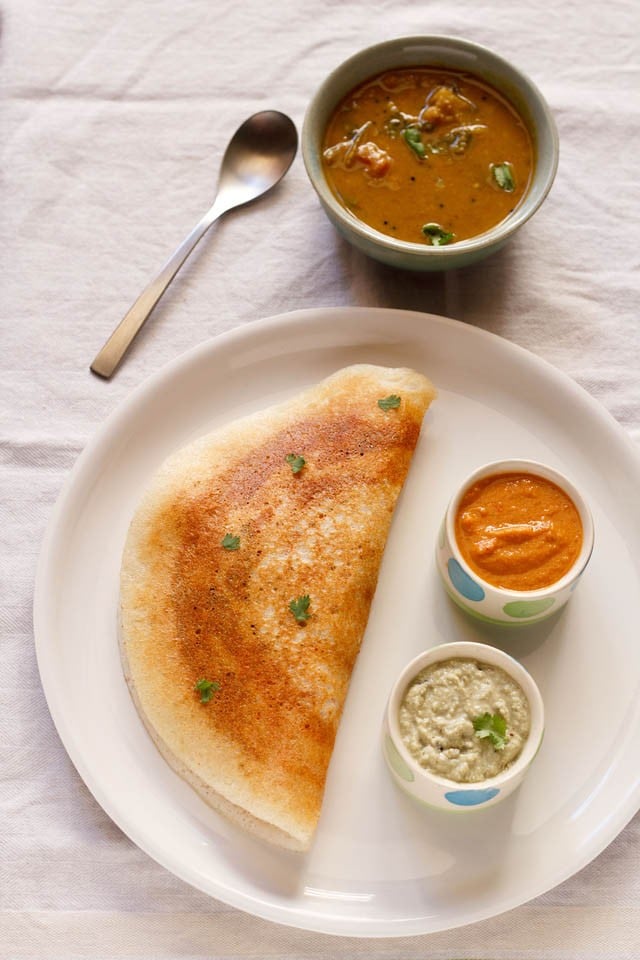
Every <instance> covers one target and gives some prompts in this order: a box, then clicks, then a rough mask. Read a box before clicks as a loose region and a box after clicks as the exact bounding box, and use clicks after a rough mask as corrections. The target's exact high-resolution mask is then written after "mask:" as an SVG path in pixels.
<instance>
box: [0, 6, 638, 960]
mask: <svg viewBox="0 0 640 960" xmlns="http://www.w3.org/2000/svg"><path fill="white" fill-rule="evenodd" d="M639 12H640V10H639V7H638V4H637V2H636V0H613V2H612V3H609V4H606V5H605V4H602V3H600V2H597V0H565V2H564V3H562V4H555V5H551V4H548V3H547V2H546V0H512V2H511V3H505V2H503V0H485V2H484V3H478V2H477V0H456V2H452V0H423V2H417V0H409V2H405V3H399V2H397V0H378V2H377V3H375V4H372V3H366V2H364V0H354V2H344V0H343V2H336V0H281V2H280V3H279V4H266V3H264V2H261V0H244V2H228V0H227V2H225V0H182V2H175V0H174V2H169V0H93V2H91V3H81V2H78V0H57V2H56V3H47V2H45V0H9V2H8V3H5V4H4V9H3V12H2V22H1V33H0V53H1V55H2V77H1V81H0V82H1V84H2V90H3V94H4V103H3V110H2V121H1V122H2V155H3V177H2V201H1V202H2V225H1V230H2V236H3V250H4V258H3V261H4V268H3V270H2V279H1V281H0V284H1V286H0V297H1V300H0V303H1V307H2V351H1V353H0V362H1V364H2V376H1V377H0V396H1V407H0V409H1V410H2V438H1V439H2V467H1V470H2V473H1V476H2V489H3V494H2V507H1V509H2V514H3V519H2V524H1V525H0V537H1V539H2V545H3V550H2V558H1V561H2V567H1V572H2V607H1V613H0V616H1V617H2V626H3V631H2V670H1V672H0V698H1V703H2V708H1V711H0V815H1V824H2V826H1V830H0V958H2V960H18V958H20V960H27V958H28V960H43V958H47V960H58V958H59V960H69V958H73V957H82V958H85V957H86V958H100V960H111V958H113V960H116V958H117V960H122V958H132V957H135V958H144V960H151V958H154V960H164V958H166V960H175V958H180V960H187V958H190V960H191V958H205V957H219V958H222V957H224V958H244V957H259V958H272V957H283V958H284V957H286V958H291V960H297V958H307V957H309V958H310V957H314V958H333V957H366V958H373V960H380V958H400V957H403V958H409V957H415V958H418V957H420V958H422V957H429V958H433V960H453V958H454V957H456V958H465V960H470V958H478V960H490V958H494V960H525V958H526V960H622V958H628V960H634V958H635V960H637V958H638V957H640V817H638V816H636V817H635V818H634V819H633V820H632V821H631V823H629V825H628V826H627V827H626V828H625V829H624V830H623V831H622V833H621V834H620V835H619V836H618V837H617V839H616V840H615V841H614V842H613V843H612V844H611V845H610V847H609V848H608V849H607V850H606V851H604V852H603V853H602V854H601V855H600V856H599V857H597V859H596V860H595V861H594V862H592V863H591V864H590V865H589V866H587V867H586V868H585V869H583V870H582V871H581V872H580V873H579V874H577V875H576V876H574V877H573V878H571V879H570V880H567V881H566V882H565V883H563V884H562V885H561V886H559V887H557V888H556V889H554V890H551V891H549V892H548V893H546V894H545V895H544V896H542V897H540V898H538V899H537V900H535V901H533V902H531V903H528V904H526V905H524V906H522V907H520V908H518V909H516V910H514V911H511V912H510V913H508V914H506V915H503V916H500V917H497V918H494V919H492V920H489V921H486V922H483V923H479V924H475V925H473V926H470V927H467V928H463V929H458V930H453V931H449V932H445V933H441V934H437V935H432V936H429V937H416V938H410V939H404V940H380V941H366V940H362V941H359V940H356V939H334V938H330V937H327V936H323V935H319V934H318V935H316V934H309V933H305V932H301V931H297V930H293V929H289V928H285V927H281V926H278V925H275V924H271V923H268V922H265V921H261V920H257V919H255V918H253V917H251V916H249V915H246V914H244V913H242V912H239V911H237V910H234V909H232V908H230V907H227V906H225V905H224V904H222V903H219V902H216V901H214V900H211V899H210V898H208V897H207V896H205V895H204V894H201V893H199V892H197V891H195V890H193V889H191V888H190V887H189V886H187V885H186V884H185V883H183V882H182V881H180V880H178V879H176V878H175V877H173V876H172V875H171V874H169V873H168V872H166V871H165V870H164V869H163V868H162V867H160V866H158V865H157V864H156V863H155V862H154V861H152V860H151V859H150V858H149V857H148V856H147V855H146V854H144V853H143V852H142V851H141V850H139V849H138V848H137V847H135V846H134V845H133V844H132V843H131V842H130V841H129V840H128V839H127V837H125V836H124V835H123V834H122V833H121V832H120V831H119V830H118V829H117V827H115V826H114V824H113V823H112V822H111V821H110V819H109V818H108V817H107V815H106V814H105V813H104V812H103V811H102V809H101V808H100V807H99V805H98V804H97V803H96V802H95V800H94V799H93V797H92V796H91V794H90V793H89V791H88V790H87V788H86V787H85V786H84V784H83V782H82V780H81V779H80V777H79V776H78V774H77V773H76V771H75V769H74V767H73V765H72V764H71V762H70V760H69V759H68V757H67V754H66V752H65V750H64V748H63V746H62V744H61V742H60V740H59V738H58V735H57V733H56V730H55V728H54V726H53V723H52V721H51V718H50V716H49V713H48V710H47V706H46V703H45V701H44V697H43V693H42V688H41V684H40V679H39V674H38V669H37V665H36V660H35V653H34V642H33V628H32V621H31V602H32V591H33V581H34V575H35V567H36V560H37V555H38V551H39V548H40V544H41V541H42V537H43V534H44V531H45V527H46V524H47V521H48V518H49V516H50V513H51V510H52V507H53V504H54V502H55V500H56V498H57V496H58V494H59V492H60V489H61V485H62V483H63V481H64V480H65V477H66V476H67V474H68V472H69V470H70V469H71V467H72V465H73V463H74V461H75V460H76V458H77V456H78V454H79V453H80V451H81V450H82V449H83V447H84V445H85V444H86V443H87V441H88V440H89V439H90V438H91V437H92V436H93V435H94V433H95V432H96V430H97V429H98V428H99V427H100V425H101V423H102V422H103V421H104V419H105V418H106V417H107V415H108V414H109V413H110V412H111V411H112V410H113V409H114V408H115V407H116V406H117V404H118V403H119V402H120V401H121V400H123V398H125V397H126V396H127V395H128V394H129V392H130V391H131V390H132V389H133V388H134V387H135V386H136V385H137V384H138V383H140V382H141V381H142V380H143V378H145V377H146V376H147V375H149V374H151V373H153V372H154V371H157V370H158V369H159V368H160V367H161V366H162V365H163V364H164V363H165V362H167V361H169V360H171V359H173V358H174V357H176V356H177V355H178V354H180V353H181V352H183V351H184V350H186V349H188V348H189V347H192V346H194V345H196V344H198V343H199V342H201V341H203V340H205V339H207V338H209V337H211V336H214V335H215V334H218V333H221V332H224V331H228V330H231V329H232V328H234V327H236V326H238V325H240V324H244V323H246V322H248V321H251V320H253V319H257V318H260V317H265V316H269V315H272V314H276V313H281V312H285V311H288V310H294V309H297V308H302V307H313V306H333V305H368V306H394V307H403V308H409V309H417V310H424V311H428V312H433V313H439V314H443V315H447V316H451V317H454V318H456V319H459V320H462V321H465V322H467V323H469V324H473V325H476V326H478V327H483V328H485V329H486V330H490V331H493V332H495V333H497V334H500V335H501V336H504V337H506V338H508V339H510V340H512V341H513V342H515V343H517V344H519V345H521V346H523V347H526V348H528V349H529V350H531V351H533V352H534V353H536V354H538V355H540V356H542V357H544V358H546V359H547V360H548V361H550V362H551V363H552V364H554V365H555V366H556V367H558V368H559V369H560V370H562V371H564V372H565V373H566V374H568V375H569V376H570V377H572V378H573V379H575V380H576V381H577V382H578V383H579V384H581V385H582V386H583V387H584V388H585V389H586V390H587V391H588V392H589V393H590V394H592V396H594V397H596V398H597V399H598V400H599V401H600V402H601V403H602V404H603V405H604V406H605V407H606V409H607V410H608V411H609V412H610V413H611V414H612V415H613V417H615V418H616V419H617V420H618V421H619V423H621V424H622V425H623V427H624V428H625V429H626V430H627V431H628V433H629V435H630V436H631V437H632V438H633V439H634V440H636V441H640V389H639V373H640V334H639V330H638V314H637V307H638V301H637V295H638V287H639V283H638V276H639V266H640V252H639V251H640V233H639V230H638V214H639V208H638V155H639V151H640V142H639V137H638V131H639V127H640V124H639V110H640V102H639V97H638V94H639V90H640V84H639V82H638V81H639V77H640V69H639V59H638V37H639V36H640V17H639ZM424 33H442V34H454V35H459V36H464V37H467V38H469V39H471V40H474V41H477V42H480V43H484V44H486V45H487V46H490V47H492V48H494V49H495V50H497V51H498V52H499V53H501V54H502V55H503V56H505V57H506V58H507V59H509V60H511V61H513V62H514V63H515V64H516V65H517V66H519V67H520V68H522V69H523V70H524V71H525V72H527V73H528V74H529V75H530V76H531V77H532V78H533V79H534V81H535V82H536V83H537V84H538V85H539V86H540V87H541V89H542V90H543V92H544V94H545V96H546V98H547V100H548V101H549V103H550V105H551V108H552V110H553V112H554V113H555V116H556V119H557V123H558V127H559V132H560V139H561V162H560V168H559V172H558V176H557V180H556V183H555V185H554V187H553V190H552V192H551V194H550V196H549V198H548V200H547V202H546V203H545V205H544V207H543V208H542V210H541V211H540V212H539V214H538V215H537V216H536V217H535V218H534V219H533V220H532V221H531V222H530V223H529V224H528V225H527V226H526V227H525V228H524V229H523V230H522V231H521V233H520V234H519V235H518V236H517V237H516V238H515V239H514V240H512V241H511V242H510V244H509V245H508V246H507V247H506V248H505V249H504V250H503V251H501V252H500V253H499V254H497V255H496V256H494V257H493V258H491V259H490V260H487V261H485V262H484V263H482V264H479V265H477V266H474V267H472V268H469V269H466V270H460V271H456V272H454V273H450V274H434V275H417V274H409V273H403V272H395V271H393V270H391V269H387V268H385V267H383V266H381V265H378V264H376V263H374V262H373V261H368V260H367V259H365V258H364V257H362V256H361V255H359V254H357V253H356V252H354V251H353V250H352V249H351V248H350V247H348V246H347V245H346V244H345V243H344V242H343V241H342V240H340V239H339V238H338V236H337V235H336V233H335V232H334V231H333V229H332V227H331V226H330V225H329V223H328V222H327V220H326V219H325V217H324V214H323V213H322V211H321V209H320V206H319V204H318V201H317V199H316V197H315V194H314V193H313V191H312V189H311V187H310V185H309V183H308V181H307V179H306V175H305V172H304V167H303V164H302V160H301V158H300V156H298V158H297V159H296V161H295V164H294V166H293V168H292V169H291V171H290V173H289V175H288V176H287V178H286V180H285V181H284V182H283V183H282V184H281V186H280V188H279V189H278V190H277V191H275V192H274V193H272V194H271V195H270V196H269V197H267V198H265V199H263V200H262V201H260V202H259V203H257V204H255V205H253V206H252V207H250V208H247V209H246V210H245V211H244V212H242V213H238V214H236V215H234V216H233V217H228V218H227V219H226V220H224V221H222V222H221V223H220V224H219V225H218V226H217V227H214V229H213V231H212V232H211V234H210V235H209V236H208V238H207V239H206V241H205V242H203V243H202V244H201V245H200V247H199V249H198V251H197V252H196V254H195V255H194V256H193V257H192V258H191V260H190V261H189V263H188V264H187V266H186V267H185V269H183V271H182V272H181V273H180V275H179V277H178V278H177V280H176V281H175V282H174V284H173V285H172V287H171V288H170V290H169V292H168V293H167V295H166V296H165V298H164V299H163V301H162V302H161V304H160V306H159V307H158V309H157V310H156V312H155V314H154V316H153V318H152V320H151V322H150V323H149V324H148V325H147V327H146V328H145V330H144V331H143V333H142V335H141V336H140V337H139V339H138V341H137V343H136V345H135V347H134V349H133V350H132V352H131V354H130V356H129V357H128V359H127V360H126V361H125V364H124V366H123V367H122V369H121V370H120V372H119V373H118V374H117V376H116V377H115V378H114V379H113V380H112V381H111V382H105V381H102V380H99V379H97V378H95V377H93V376H92V375H91V374H90V373H89V369H88V365H89V362H90V360H91V359H92V358H93V356H94V355H95V353H96V351H97V349H98V348H99V347H100V346H101V345H102V343H103V341H104V339H105V338H106V336H107V335H108V334H109V333H110V331H111V329H112V328H113V326H114V325H115V323H116V322H117V321H118V320H119V319H120V317H121V316H122V314H123V313H124V312H125V310H126V309H127V308H128V306H129V305H130V303H131V302H132V301H133V299H134V298H135V297H136V296H137V294H138V293H139V292H140V290H141V289H142V287H143V286H144V285H145V284H146V282H147V281H148V280H149V279H151V277H152V276H153V275H154V273H155V272H156V271H157V270H158V269H159V267H160V266H161V265H162V263H163V262H164V260H165V258H166V256H167V255H168V254H169V253H170V252H171V250H172V249H173V248H174V247H175V246H176V245H177V243H178V242H179V241H180V240H181V239H182V237H183V236H184V235H185V234H186V233H187V232H188V231H189V229H190V228H191V227H192V226H193V224H194V223H195V222H196V221H197V220H198V218H199V217H200V215H201V213H203V212H204V210H205V209H206V207H207V206H208V204H209V202H210V200H211V198H212V195H213V191H214V184H215V180H216V174H217V169H218V164H219V160H220V157H221V154H222V151H223V149H224V146H225V144H226V142H227V140H228V138H229V136H230V135H231V133H232V132H233V131H234V130H235V129H236V127H237V126H238V124H239V123H240V122H241V120H243V119H244V118H245V117H246V116H248V115H250V114H251V113H253V112H255V111H256V110H259V109H263V108H276V109H280V110H283V111H285V112H287V113H289V114H290V115H291V116H292V118H293V119H294V120H295V121H296V124H297V126H298V129H300V127H301V124H302V119H303V115H304V110H305V107H306V104H307V102H308V100H309V98H310V96H311V95H312V93H313V91H314V89H315V88H316V86H317V85H318V84H319V82H320V81H321V80H322V78H323V77H324V75H325V74H326V73H327V71H328V70H330V69H331V68H333V67H334V66H336V65H337V64H338V63H339V62H340V61H341V60H342V59H344V58H345V57H346V56H348V55H350V54H351V53H353V52H355V51H356V50H358V49H359V48H361V47H363V46H365V45H368V44H370V43H373V42H377V41H380V40H384V39H387V38H390V37H393V36H401V35H412V34H424ZM585 442H588V438H585ZM605 466H606V465H605ZM629 615H630V616H633V615H635V610H630V612H629Z"/></svg>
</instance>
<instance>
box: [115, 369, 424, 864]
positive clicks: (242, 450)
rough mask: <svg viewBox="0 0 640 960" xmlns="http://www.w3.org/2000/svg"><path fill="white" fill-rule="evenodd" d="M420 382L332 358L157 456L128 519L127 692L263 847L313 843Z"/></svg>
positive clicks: (182, 762)
mask: <svg viewBox="0 0 640 960" xmlns="http://www.w3.org/2000/svg"><path fill="white" fill-rule="evenodd" d="M434 395H435V390H434V389H433V387H432V386H431V384H430V383H429V381H428V380H427V379H426V378H425V377H423V376H422V375H421V374H418V373H415V372H414V371H411V370H406V369H388V368H385V367H377V366H371V365H364V364H359V365H356V366H352V367H347V368H345V369H343V370H340V371H338V372H337V373H335V374H333V375H332V376H330V377H328V378H327V379H326V380H324V381H322V382H321V383H319V384H318V385H317V386H314V387H312V388H310V389H308V390H307V391H306V392H304V393H303V394H301V395H299V396H297V397H294V398H293V399H291V400H288V401H286V402H285V403H282V404H280V405H278V406H275V407H271V408H270V409H267V410H264V411H261V412H260V413H257V414H253V415H251V416H248V417H245V418H243V419H241V420H236V421H235V422H232V423H230V424H228V425H227V426H225V427H223V428H222V429H219V430H217V431H216V432H214V433H211V434H209V435H208V436H204V437H202V438H201V439H199V440H196V441H195V442H193V443H191V444H189V445H188V446H186V447H185V448H183V449H182V450H180V451H178V452H177V453H176V454H174V455H173V456H171V457H170V458H169V459H168V460H167V461H166V462H165V463H164V464H163V466H162V467H161V468H160V470H159V472H158V473H157V474H156V476H155V477H154V478H153V480H152V482H151V484H150V486H149V488H148V489H147V491H146V492H145V494H144V497H143V499H142V502H141V504H140V506H139V507H138V509H137V511H136V513H135V515H134V518H133V521H132V523H131V526H130V530H129V533H128V537H127V541H126V546H125V550H124V556H123V562H122V572H121V653H122V661H123V667H124V672H125V676H126V679H127V683H128V685H129V688H130V691H131V694H132V696H133V700H134V702H135V704H136V707H137V708H138V711H139V713H140V715H141V717H142V720H143V722H144V723H145V725H146V727H147V729H148V731H149V733H150V734H151V736H152V738H153V740H154V742H155V743H156V745H157V747H158V748H159V750H160V752H161V753H162V754H163V756H164V757H165V758H166V760H167V761H168V762H169V764H170V765H171V766H172V767H173V768H174V769H175V770H176V771H177V773H179V774H180V775H181V776H182V777H183V778H184V779H185V780H187V781H188V782H189V783H190V784H191V785H192V786H193V787H194V788H195V789H196V790H197V791H198V792H199V793H200V794H201V795H202V797H203V798H204V799H205V800H206V801H207V802H208V803H210V804H211V805H212V806H213V807H215V808H216V809H217V810H219V811H220V812H222V813H224V814H225V815H226V816H228V817H230V818H231V819H233V820H235V821H236V822H240V823H241V824H242V825H243V826H244V827H246V828H247V829H249V830H251V831H253V832H254V833H256V834H258V835H259V836H261V837H262V838H264V839H266V840H270V841H271V842H274V843H276V844H280V845H283V846H287V847H290V848H293V849H299V850H304V849H306V848H308V846H309V844H310V843H311V840H312V837H313V833H314V830H315V827H316V824H317V821H318V818H319V814H320V807H321V804H322V796H323V792H324V787H325V780H326V775H327V768H328V765H329V761H330V758H331V753H332V750H333V746H334V740H335V736H336V732H337V728H338V722H339V719H340V715H341V713H342V709H343V705H344V702H345V697H346V694H347V688H348V685H349V680H350V677H351V672H352V669H353V666H354V663H355V659H356V656H357V654H358V651H359V649H360V644H361V641H362V637H363V634H364V631H365V627H366V624H367V619H368V615H369V608H370V605H371V601H372V599H373V595H374V592H375V589H376V583H377V579H378V570H379V565H380V561H381V558H382V553H383V550H384V546H385V542H386V539H387V534H388V530H389V525H390V523H391V517H392V513H393V510H394V506H395V503H396V500H397V497H398V494H399V493H400V490H401V488H402V485H403V483H404V480H405V477H406V475H407V471H408V469H409V464H410V461H411V457H412V454H413V450H414V448H415V445H416V442H417V440H418V435H419V432H420V427H421V423H422V419H423V416H424V413H425V411H426V409H427V407H428V406H429V403H430V402H431V400H432V398H433V396H434ZM378 401H382V403H379V402H378ZM302 460H304V464H302V463H301V461H302ZM305 618H306V619H305ZM202 681H204V683H203V682H202ZM203 691H204V692H203Z"/></svg>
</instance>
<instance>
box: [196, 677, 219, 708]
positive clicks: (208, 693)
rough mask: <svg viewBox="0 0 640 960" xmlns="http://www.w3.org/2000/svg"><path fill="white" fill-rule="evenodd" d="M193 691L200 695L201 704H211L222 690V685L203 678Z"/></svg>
mask: <svg viewBox="0 0 640 960" xmlns="http://www.w3.org/2000/svg"><path fill="white" fill-rule="evenodd" d="M193 689H194V690H195V691H196V692H197V693H199V694H200V703H209V701H210V700H211V698H212V697H213V695H214V694H216V693H217V692H218V690H219V689H220V684H219V683H218V681H217V680H205V679H204V677H202V678H201V679H200V680H198V682H197V683H196V685H195V687H194V688H193Z"/></svg>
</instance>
